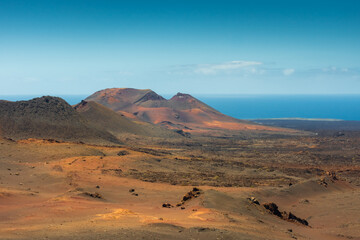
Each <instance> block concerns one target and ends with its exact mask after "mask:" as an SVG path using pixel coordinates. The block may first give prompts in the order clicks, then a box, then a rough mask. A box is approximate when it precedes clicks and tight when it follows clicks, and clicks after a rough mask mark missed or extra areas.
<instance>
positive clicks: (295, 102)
mask: <svg viewBox="0 0 360 240" xmlns="http://www.w3.org/2000/svg"><path fill="white" fill-rule="evenodd" d="M34 97H37V96H32V95H27V96H0V99H3V100H8V101H18V100H28V99H31V98H34ZM59 97H61V98H63V99H65V100H66V101H67V102H68V103H69V104H71V105H73V104H76V103H79V102H80V101H81V100H82V99H85V98H86V97H87V96H86V95H59ZM164 97H167V98H168V97H170V96H167V95H164ZM194 97H196V98H198V99H199V100H201V101H203V102H204V103H206V104H208V105H209V106H211V107H213V108H215V109H216V110H218V111H220V112H222V113H224V114H227V115H229V116H232V117H235V118H239V119H264V118H312V119H314V118H316V119H339V120H358V121H360V95H221V96H220V95H194Z"/></svg>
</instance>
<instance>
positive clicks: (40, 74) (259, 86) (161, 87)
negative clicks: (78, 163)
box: [0, 0, 360, 95]
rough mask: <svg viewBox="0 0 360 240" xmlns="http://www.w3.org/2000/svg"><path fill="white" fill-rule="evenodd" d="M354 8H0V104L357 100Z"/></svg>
mask: <svg viewBox="0 0 360 240" xmlns="http://www.w3.org/2000/svg"><path fill="white" fill-rule="evenodd" d="M359 12H360V1H350V0H348V1H346V0H342V1H332V0H327V1H316V0H313V1H308V0H301V1H297V0H292V1H290V0H288V1H275V0H274V1H261V0H252V1H240V0H238V1H228V0H222V1H202V0H198V1H196V0H181V1H180V0H167V1H150V0H147V1H140V0H131V1H121V0H118V1H108V0H81V1H80V0H43V1H40V0H27V1H19V0H0V83H1V88H0V95H8V94H17V95H20V94H52V95H56V94H91V93H92V92H94V91H97V90H100V89H104V88H109V87H134V88H151V89H153V90H155V91H156V92H159V93H162V94H173V93H176V92H179V91H180V92H187V93H192V94H360V44H359V43H360V27H359V26H360V14H359Z"/></svg>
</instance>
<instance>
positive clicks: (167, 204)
mask: <svg viewBox="0 0 360 240" xmlns="http://www.w3.org/2000/svg"><path fill="white" fill-rule="evenodd" d="M162 207H163V208H172V207H174V206H173V205H171V204H170V203H163V205H162Z"/></svg>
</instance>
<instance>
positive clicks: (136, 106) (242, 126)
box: [86, 88, 279, 131]
mask: <svg viewBox="0 0 360 240" xmlns="http://www.w3.org/2000/svg"><path fill="white" fill-rule="evenodd" d="M86 101H94V102H97V103H100V104H102V105H104V106H106V107H108V108H110V109H112V110H113V111H116V112H118V113H121V114H123V115H125V116H127V117H129V118H133V119H139V120H142V121H146V122H151V123H154V124H161V125H163V126H166V127H168V128H170V129H181V130H184V131H191V130H194V129H210V130H211V129H225V130H271V131H279V129H276V128H272V127H266V126H261V125H258V124H256V123H252V122H249V121H242V120H239V119H235V118H232V117H230V116H227V115H225V114H222V113H220V112H219V111H217V110H215V109H213V108H212V107H210V106H208V105H206V104H205V103H203V102H201V101H199V100H198V99H196V98H194V97H192V96H191V95H189V94H183V93H178V94H176V95H175V96H174V97H172V98H171V99H169V100H167V99H165V98H163V97H161V96H160V95H158V94H156V93H155V92H154V91H152V90H150V89H145V90H139V89H133V88H111V89H105V90H101V91H98V92H96V93H94V94H93V95H91V96H89V97H88V98H86Z"/></svg>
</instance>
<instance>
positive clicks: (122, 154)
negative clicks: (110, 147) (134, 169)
mask: <svg viewBox="0 0 360 240" xmlns="http://www.w3.org/2000/svg"><path fill="white" fill-rule="evenodd" d="M129 154H130V153H129V152H128V151H126V150H123V151H120V152H118V153H117V155H118V156H125V155H129Z"/></svg>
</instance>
